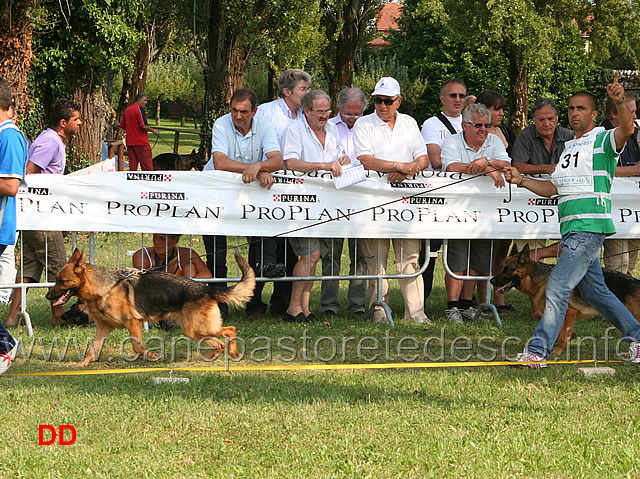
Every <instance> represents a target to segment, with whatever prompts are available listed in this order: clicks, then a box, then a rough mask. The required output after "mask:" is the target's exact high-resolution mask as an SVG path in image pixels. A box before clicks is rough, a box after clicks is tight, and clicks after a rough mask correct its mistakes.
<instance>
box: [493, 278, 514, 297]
mask: <svg viewBox="0 0 640 479" xmlns="http://www.w3.org/2000/svg"><path fill="white" fill-rule="evenodd" d="M513 286H514V284H513V281H509V282H508V283H507V284H505V285H504V286H501V287H499V288H498V289H496V291H495V293H496V294H499V295H503V294H504V293H506V292H507V291H509V290H510V289H511V288H513Z"/></svg>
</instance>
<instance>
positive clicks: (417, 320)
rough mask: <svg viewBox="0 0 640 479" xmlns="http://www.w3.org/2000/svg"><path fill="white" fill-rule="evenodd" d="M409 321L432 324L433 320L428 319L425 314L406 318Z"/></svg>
mask: <svg viewBox="0 0 640 479" xmlns="http://www.w3.org/2000/svg"><path fill="white" fill-rule="evenodd" d="M407 322H409V323H417V324H433V321H431V320H430V319H429V317H428V316H426V315H425V317H424V318H415V319H414V318H409V319H407Z"/></svg>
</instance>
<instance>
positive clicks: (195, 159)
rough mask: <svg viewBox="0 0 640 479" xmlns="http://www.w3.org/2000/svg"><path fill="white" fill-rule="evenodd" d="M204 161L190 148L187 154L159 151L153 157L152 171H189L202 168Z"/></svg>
mask: <svg viewBox="0 0 640 479" xmlns="http://www.w3.org/2000/svg"><path fill="white" fill-rule="evenodd" d="M203 167H204V163H203V161H202V159H201V156H200V154H199V153H196V150H195V149H193V150H191V153H190V154H188V155H178V154H177V153H161V154H159V155H158V156H156V157H154V158H153V170H154V171H170V170H177V171H191V170H202V168H203Z"/></svg>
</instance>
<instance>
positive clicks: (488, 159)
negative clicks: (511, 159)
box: [485, 156, 491, 166]
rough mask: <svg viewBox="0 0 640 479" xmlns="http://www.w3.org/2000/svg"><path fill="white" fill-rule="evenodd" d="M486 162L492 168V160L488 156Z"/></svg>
mask: <svg viewBox="0 0 640 479" xmlns="http://www.w3.org/2000/svg"><path fill="white" fill-rule="evenodd" d="M485 160H487V166H491V158H489V157H488V156H487V157H485Z"/></svg>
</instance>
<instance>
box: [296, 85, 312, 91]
mask: <svg viewBox="0 0 640 479" xmlns="http://www.w3.org/2000/svg"><path fill="white" fill-rule="evenodd" d="M294 90H300V91H309V90H311V88H309V87H308V86H297V87H295V88H294Z"/></svg>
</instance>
